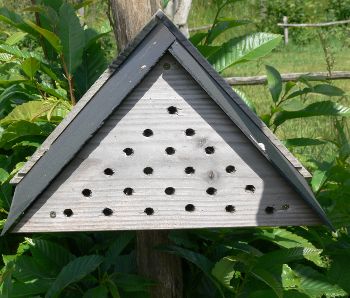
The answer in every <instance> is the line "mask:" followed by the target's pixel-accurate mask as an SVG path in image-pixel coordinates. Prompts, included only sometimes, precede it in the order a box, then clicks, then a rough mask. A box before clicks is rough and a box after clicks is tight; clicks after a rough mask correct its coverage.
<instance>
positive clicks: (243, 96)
mask: <svg viewBox="0 0 350 298" xmlns="http://www.w3.org/2000/svg"><path fill="white" fill-rule="evenodd" d="M232 90H233V91H234V92H235V93H237V95H238V96H239V97H240V98H241V99H242V100H243V101H244V103H245V104H246V105H247V106H248V107H249V109H251V110H252V111H253V112H254V113H255V114H256V108H255V105H254V103H253V102H252V101H251V100H250V99H249V98H248V97H247V95H246V94H245V93H244V92H243V91H241V90H238V89H236V88H232Z"/></svg>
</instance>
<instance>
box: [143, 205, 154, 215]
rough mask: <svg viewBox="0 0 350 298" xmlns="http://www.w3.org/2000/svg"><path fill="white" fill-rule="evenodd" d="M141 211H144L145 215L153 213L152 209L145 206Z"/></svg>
mask: <svg viewBox="0 0 350 298" xmlns="http://www.w3.org/2000/svg"><path fill="white" fill-rule="evenodd" d="M143 212H145V213H146V214H147V215H153V214H154V210H153V208H151V207H147V208H146V209H145V210H144V211H143Z"/></svg>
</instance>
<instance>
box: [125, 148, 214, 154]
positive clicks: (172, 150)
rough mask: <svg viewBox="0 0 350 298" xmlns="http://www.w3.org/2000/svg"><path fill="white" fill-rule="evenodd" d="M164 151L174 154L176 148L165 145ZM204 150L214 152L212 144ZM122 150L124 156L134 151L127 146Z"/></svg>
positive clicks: (207, 152) (209, 152)
mask: <svg viewBox="0 0 350 298" xmlns="http://www.w3.org/2000/svg"><path fill="white" fill-rule="evenodd" d="M164 151H165V153H166V154H167V155H174V154H175V152H176V149H175V148H174V147H166V148H165V150H164ZM204 151H205V153H206V154H208V155H211V154H214V152H215V148H214V147H213V146H208V147H205V148H204ZM123 152H124V153H125V155H126V156H131V155H133V154H134V153H135V151H134V149H133V148H129V147H128V148H125V149H123Z"/></svg>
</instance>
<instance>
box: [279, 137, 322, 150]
mask: <svg viewBox="0 0 350 298" xmlns="http://www.w3.org/2000/svg"><path fill="white" fill-rule="evenodd" d="M326 143H327V141H324V140H321V139H311V138H294V139H286V140H283V144H284V145H285V146H286V147H288V148H290V147H300V146H317V145H324V144H326Z"/></svg>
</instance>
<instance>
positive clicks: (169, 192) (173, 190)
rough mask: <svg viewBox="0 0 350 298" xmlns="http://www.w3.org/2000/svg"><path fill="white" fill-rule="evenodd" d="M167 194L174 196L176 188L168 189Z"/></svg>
mask: <svg viewBox="0 0 350 298" xmlns="http://www.w3.org/2000/svg"><path fill="white" fill-rule="evenodd" d="M165 193H166V194H167V195H173V194H174V193H175V188H174V187H167V188H166V189H165Z"/></svg>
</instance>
